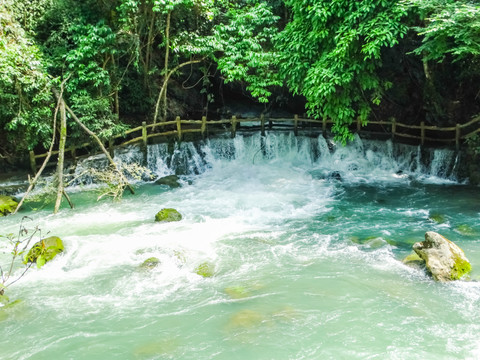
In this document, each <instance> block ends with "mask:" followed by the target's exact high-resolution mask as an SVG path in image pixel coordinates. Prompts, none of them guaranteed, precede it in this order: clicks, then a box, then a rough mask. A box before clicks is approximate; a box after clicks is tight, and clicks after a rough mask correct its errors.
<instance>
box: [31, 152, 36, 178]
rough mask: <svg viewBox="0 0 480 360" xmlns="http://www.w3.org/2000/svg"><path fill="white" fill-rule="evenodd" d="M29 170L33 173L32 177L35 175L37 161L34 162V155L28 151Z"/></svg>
mask: <svg viewBox="0 0 480 360" xmlns="http://www.w3.org/2000/svg"><path fill="white" fill-rule="evenodd" d="M30 168H31V169H32V171H33V175H37V161H36V160H35V153H34V152H33V150H30Z"/></svg>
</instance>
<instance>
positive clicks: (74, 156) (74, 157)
mask: <svg viewBox="0 0 480 360" xmlns="http://www.w3.org/2000/svg"><path fill="white" fill-rule="evenodd" d="M70 155H71V156H72V160H73V163H74V164H75V165H77V151H76V150H75V148H74V147H73V148H72V150H70Z"/></svg>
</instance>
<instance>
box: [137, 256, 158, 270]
mask: <svg viewBox="0 0 480 360" xmlns="http://www.w3.org/2000/svg"><path fill="white" fill-rule="evenodd" d="M159 264H160V260H159V259H158V258H156V257H151V258H148V259H147V260H145V261H144V262H143V263H142V265H140V268H142V269H153V268H154V267H157V266H158V265H159Z"/></svg>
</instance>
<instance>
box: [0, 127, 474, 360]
mask: <svg viewBox="0 0 480 360" xmlns="http://www.w3.org/2000/svg"><path fill="white" fill-rule="evenodd" d="M141 158H142V156H141V153H140V151H138V150H137V149H136V148H131V149H129V150H128V151H123V152H120V151H119V152H118V153H117V154H116V159H117V161H123V162H129V161H133V160H139V159H141ZM147 165H148V167H149V168H150V169H151V170H152V171H153V172H154V173H156V174H157V175H158V176H165V175H169V174H173V173H178V174H182V175H181V176H180V178H181V181H182V183H183V186H182V187H180V188H177V189H169V188H167V187H164V186H158V185H155V184H153V183H149V182H144V183H137V184H136V187H137V194H136V195H134V196H132V195H129V194H125V196H124V198H123V199H122V201H121V202H112V201H110V200H103V201H100V202H95V198H96V195H95V194H94V193H92V191H87V190H89V186H86V187H83V186H78V187H77V189H76V190H75V189H71V196H72V198H73V200H74V202H75V203H76V205H77V207H76V209H74V210H70V209H68V208H67V207H66V206H64V207H63V208H62V210H61V212H60V213H59V214H57V215H52V214H51V210H52V208H51V207H47V208H44V209H41V210H38V211H31V210H24V211H22V212H21V213H20V214H17V215H15V216H8V217H6V218H2V219H0V225H1V227H0V234H7V233H15V232H17V231H18V225H19V223H20V221H21V219H22V217H23V216H25V215H27V216H28V217H29V218H30V219H25V221H26V224H27V225H29V226H31V227H34V226H39V227H40V228H41V229H42V234H43V235H46V234H49V235H56V236H59V237H61V238H62V239H63V240H64V243H65V249H66V251H65V253H64V254H62V255H61V256H59V257H57V258H56V259H55V260H54V261H52V262H50V263H47V264H46V265H45V266H44V267H43V268H41V269H32V270H30V271H29V272H27V274H26V275H25V276H24V277H23V278H22V279H20V280H19V281H18V282H17V283H15V284H14V285H12V286H11V287H9V288H8V289H7V292H6V293H7V295H9V297H10V298H11V299H12V300H15V299H22V302H21V303H20V304H18V305H16V306H15V307H12V308H9V309H1V308H0V344H1V349H2V350H1V352H0V354H1V355H0V358H2V359H12V360H20V359H32V360H43V359H45V360H56V359H59V360H63V359H75V360H81V359H85V360H87V359H88V360H92V359H93V360H94V359H99V360H100V359H102V360H103V359H196V360H200V359H229V360H231V359H402V360H403V359H460V358H461V359H477V358H479V357H480V340H479V338H478V334H479V331H480V306H479V305H480V282H476V281H471V282H467V281H458V282H455V283H450V284H438V283H434V282H433V281H432V280H431V279H430V278H429V277H428V276H427V275H426V274H425V273H424V272H422V271H420V270H415V269H412V268H409V267H406V266H405V265H403V264H402V262H401V261H400V260H401V259H402V258H403V257H405V256H406V255H408V254H409V253H410V252H411V246H412V244H413V243H414V242H416V241H421V240H422V239H423V236H424V233H425V232H426V231H429V230H432V231H437V232H439V233H441V234H442V235H444V236H446V237H447V238H449V239H450V240H452V241H454V242H456V243H457V244H458V245H459V246H461V247H462V248H463V249H464V251H465V253H466V255H467V257H468V258H469V260H470V262H471V263H472V267H473V273H472V278H473V279H474V280H475V279H477V278H478V276H479V275H478V274H479V273H478V272H477V270H476V269H477V268H479V267H480V241H479V238H480V221H479V212H480V203H479V199H478V197H479V195H478V188H475V187H470V186H468V185H465V184H462V183H461V181H459V180H458V177H457V170H458V169H457V167H458V158H457V156H456V154H455V152H454V151H452V150H447V149H444V150H432V151H426V150H421V149H420V148H417V147H412V146H407V145H400V144H394V143H391V142H389V141H387V142H384V141H382V142H380V141H363V140H361V139H360V138H356V139H355V141H354V142H353V143H352V144H350V145H349V146H347V147H342V146H337V145H335V144H334V143H332V142H331V141H326V140H325V139H324V138H323V137H322V136H319V137H318V138H308V137H295V136H294V135H293V134H291V133H275V134H271V133H270V134H267V136H266V137H265V138H262V137H260V136H259V135H252V136H246V135H244V136H241V135H240V136H237V137H236V138H235V139H211V140H207V141H205V142H202V143H198V144H192V143H183V144H181V145H176V147H175V149H174V150H173V152H172V151H169V150H168V146H167V145H164V144H158V145H150V146H149V147H148V158H147ZM82 166H84V167H85V166H86V164H84V165H81V164H80V166H79V170H78V171H81V168H82ZM164 207H173V208H176V209H177V210H179V211H180V212H181V213H182V214H183V220H182V221H181V222H177V223H168V224H160V223H155V222H154V221H153V219H154V215H155V213H156V212H157V211H159V210H160V209H161V208H164ZM434 215H441V216H439V217H437V218H441V219H442V221H441V222H440V223H439V222H436V221H434V220H432V219H433V218H435V216H434ZM0 246H1V250H3V253H2V254H1V255H0V256H1V257H0V261H1V264H2V266H3V267H4V268H5V266H6V264H7V262H8V259H9V255H8V252H9V251H10V249H9V246H8V243H7V242H6V241H5V240H2V241H1V242H0ZM152 256H155V257H157V258H158V259H160V264H159V266H157V267H155V268H154V269H151V270H143V269H141V268H140V264H141V263H142V262H143V261H144V260H145V259H147V258H149V257H152ZM206 261H207V262H210V263H213V264H214V265H215V275H214V276H213V277H210V278H203V277H202V276H199V275H197V274H196V272H195V269H196V267H197V266H198V265H200V264H202V263H204V262H206ZM18 271H20V269H19V270H18Z"/></svg>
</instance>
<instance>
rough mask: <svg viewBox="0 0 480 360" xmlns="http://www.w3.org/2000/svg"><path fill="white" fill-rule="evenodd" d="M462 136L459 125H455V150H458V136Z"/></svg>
mask: <svg viewBox="0 0 480 360" xmlns="http://www.w3.org/2000/svg"><path fill="white" fill-rule="evenodd" d="M461 134H462V128H461V127H460V124H457V125H456V126H455V148H456V149H457V151H458V150H460V136H461Z"/></svg>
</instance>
